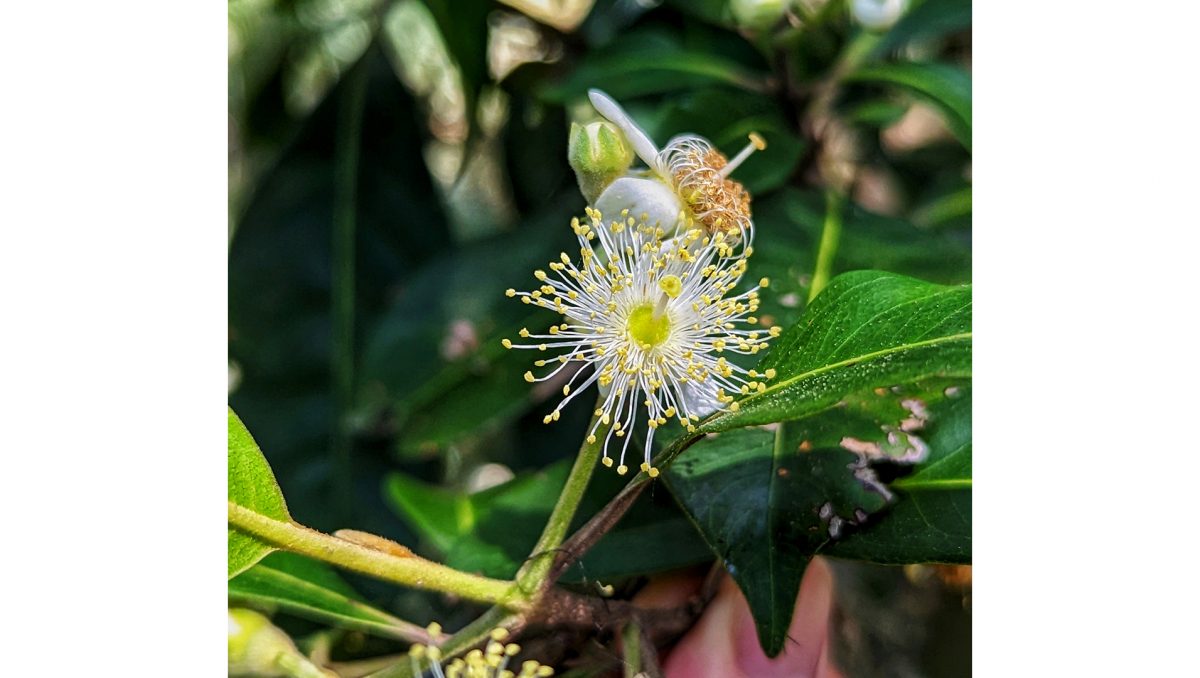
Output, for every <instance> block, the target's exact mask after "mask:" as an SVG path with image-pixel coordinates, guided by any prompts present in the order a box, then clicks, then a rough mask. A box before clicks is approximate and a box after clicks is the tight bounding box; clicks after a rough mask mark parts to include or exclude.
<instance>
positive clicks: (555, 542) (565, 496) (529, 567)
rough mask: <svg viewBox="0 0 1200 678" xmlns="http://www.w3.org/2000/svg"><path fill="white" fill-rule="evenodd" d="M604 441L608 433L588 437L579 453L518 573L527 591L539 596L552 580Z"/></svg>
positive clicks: (519, 581)
mask: <svg viewBox="0 0 1200 678" xmlns="http://www.w3.org/2000/svg"><path fill="white" fill-rule="evenodd" d="M597 403H599V400H597ZM595 423H596V419H595V418H593V419H592V422H591V423H590V424H588V430H589V431H590V430H591V428H592V426H594V425H595ZM603 445H604V436H597V437H596V442H594V443H589V442H587V439H586V438H585V439H584V442H583V445H582V446H580V448H579V454H578V455H577V456H576V457H575V465H574V466H572V467H571V473H570V475H568V476H567V483H566V484H565V485H563V489H562V492H561V493H559V495H558V502H557V503H555V504H554V511H552V512H551V513H550V518H549V520H547V521H546V527H545V528H544V529H543V530H542V536H541V538H539V539H538V542H537V545H535V546H534V547H533V551H532V552H531V553H530V554H529V560H527V561H526V562H525V566H524V567H522V568H521V571H520V572H518V573H517V583H518V584H519V585H520V587H521V590H522V591H523V592H525V595H527V596H531V597H533V598H534V599H536V597H537V596H540V595H541V593H542V591H544V590H545V588H546V586H547V585H548V584H549V583H550V581H549V575H550V570H551V569H552V567H553V565H554V558H555V553H556V552H557V550H558V547H559V546H561V545H562V543H563V539H565V538H566V536H567V529H568V528H569V527H570V526H571V521H572V520H573V519H574V518H575V512H576V511H577V510H578V509H579V502H580V501H582V500H583V493H584V492H585V491H586V490H587V486H588V481H590V480H591V479H592V472H593V471H595V470H596V462H597V461H598V460H599V459H600V448H601V447H602V446H603Z"/></svg>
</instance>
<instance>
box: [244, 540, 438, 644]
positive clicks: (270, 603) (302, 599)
mask: <svg viewBox="0 0 1200 678" xmlns="http://www.w3.org/2000/svg"><path fill="white" fill-rule="evenodd" d="M229 600H230V601H231V602H234V603H238V604H244V605H253V606H258V607H266V608H278V609H280V610H283V611H285V612H289V613H291V614H294V615H297V616H300V617H306V618H308V619H313V620H315V621H320V622H326V623H330V624H333V625H335V626H339V627H342V628H349V629H358V630H360V631H366V632H367V633H373V634H376V635H379V636H384V637H388V638H398V639H401V640H404V639H407V638H411V637H412V633H413V631H419V629H418V628H417V627H415V626H414V625H413V624H410V623H408V622H405V621H403V620H401V619H398V618H396V617H394V616H392V615H390V614H388V613H386V612H383V611H382V610H378V609H376V608H374V607H372V606H370V605H368V604H367V603H366V602H364V601H363V600H362V599H361V598H360V597H359V595H358V594H357V593H355V591H354V589H352V588H350V585H349V584H347V583H346V582H345V581H343V580H342V578H341V577H339V576H338V575H337V573H336V572H334V571H333V569H332V568H330V567H329V566H328V565H325V564H323V563H320V562H318V561H315V560H310V559H308V558H304V557H303V556H298V555H295V554H292V553H285V552H278V553H273V554H271V555H270V556H267V557H266V558H264V559H263V560H262V561H261V562H259V563H258V564H257V565H255V566H254V567H252V568H250V569H249V570H246V571H245V572H243V573H241V574H240V575H238V576H236V577H234V578H233V579H231V580H230V581H229Z"/></svg>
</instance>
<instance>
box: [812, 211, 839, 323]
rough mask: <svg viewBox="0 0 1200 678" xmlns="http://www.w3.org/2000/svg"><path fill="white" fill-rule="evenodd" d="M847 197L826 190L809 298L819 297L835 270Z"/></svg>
mask: <svg viewBox="0 0 1200 678" xmlns="http://www.w3.org/2000/svg"><path fill="white" fill-rule="evenodd" d="M844 203H845V198H844V197H843V196H842V194H841V193H839V192H837V191H835V190H833V189H830V190H828V191H826V192H825V225H824V227H823V228H822V229H821V245H820V248H819V249H818V250H817V267H816V270H814V271H813V277H812V287H810V288H809V290H808V300H809V301H810V302H811V301H812V300H813V299H816V298H817V294H819V293H820V292H821V289H822V288H823V287H825V285H826V284H827V283H828V282H829V276H830V274H831V273H832V271H833V258H834V256H835V255H836V254H837V248H838V240H839V239H840V238H841V235H842V207H843V205H844Z"/></svg>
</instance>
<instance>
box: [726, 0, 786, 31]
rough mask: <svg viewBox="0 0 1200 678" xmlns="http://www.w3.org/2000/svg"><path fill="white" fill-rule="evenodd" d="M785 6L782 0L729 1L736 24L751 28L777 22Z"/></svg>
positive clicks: (767, 26) (754, 28) (768, 26)
mask: <svg viewBox="0 0 1200 678" xmlns="http://www.w3.org/2000/svg"><path fill="white" fill-rule="evenodd" d="M787 6H788V3H787V2H785V1H784V0H733V1H732V2H730V3H729V9H730V10H731V11H732V12H733V19H734V21H736V22H737V25H738V26H740V27H742V28H750V29H753V30H763V29H766V28H770V27H771V26H774V25H775V24H776V23H779V20H780V19H782V18H783V13H784V11H786V10H787Z"/></svg>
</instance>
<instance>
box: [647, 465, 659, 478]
mask: <svg viewBox="0 0 1200 678" xmlns="http://www.w3.org/2000/svg"><path fill="white" fill-rule="evenodd" d="M646 474H647V475H649V476H650V477H651V478H657V477H658V469H657V468H655V467H653V466H651V467H650V468H649V469H648V470H647V471H646Z"/></svg>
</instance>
